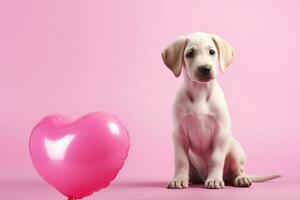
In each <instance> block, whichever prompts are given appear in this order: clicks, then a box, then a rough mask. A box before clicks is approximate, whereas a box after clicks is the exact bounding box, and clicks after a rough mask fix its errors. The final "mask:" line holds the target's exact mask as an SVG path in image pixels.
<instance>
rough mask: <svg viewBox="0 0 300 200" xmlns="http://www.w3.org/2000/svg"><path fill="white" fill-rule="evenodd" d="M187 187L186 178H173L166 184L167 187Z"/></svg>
mask: <svg viewBox="0 0 300 200" xmlns="http://www.w3.org/2000/svg"><path fill="white" fill-rule="evenodd" d="M188 187H189V181H188V179H173V180H172V181H170V182H169V184H168V189H186V188H188Z"/></svg>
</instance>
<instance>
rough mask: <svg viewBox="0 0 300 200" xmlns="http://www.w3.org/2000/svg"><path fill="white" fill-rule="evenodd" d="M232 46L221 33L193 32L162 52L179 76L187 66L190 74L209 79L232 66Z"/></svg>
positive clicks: (195, 78)
mask: <svg viewBox="0 0 300 200" xmlns="http://www.w3.org/2000/svg"><path fill="white" fill-rule="evenodd" d="M233 54H234V51H233V48H232V47H231V46H230V44H228V42H226V41H225V40H224V39H223V38H221V37H220V36H217V35H214V34H208V33H201V32H197V33H192V34H190V35H187V36H180V37H179V38H177V40H175V41H174V42H173V43H172V44H170V45H169V46H168V47H167V48H166V49H165V50H164V51H163V52H162V58H163V61H164V63H165V65H166V66H167V67H168V68H169V69H170V70H172V72H173V73H174V75H175V76H176V77H178V76H179V75H180V74H181V71H182V68H184V69H185V70H184V71H185V72H186V73H187V76H188V77H189V78H190V79H192V80H194V81H198V82H207V81H210V80H211V79H214V78H216V76H217V66H218V65H219V66H220V68H221V71H222V72H224V71H225V69H226V68H227V67H228V66H229V65H230V63H231V62H232V59H233Z"/></svg>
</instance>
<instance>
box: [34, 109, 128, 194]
mask: <svg viewBox="0 0 300 200" xmlns="http://www.w3.org/2000/svg"><path fill="white" fill-rule="evenodd" d="M29 150H30V155H31V159H32V162H33V165H34V166H35V168H36V170H37V171H38V173H39V174H40V176H41V177H42V178H43V179H44V180H46V181H47V182H48V183H49V184H50V185H52V186H53V187H55V188H56V189H57V190H58V191H59V192H61V193H62V194H64V195H65V196H67V197H70V198H83V197H85V196H88V195H90V194H92V193H93V192H95V191H98V190H100V189H101V188H104V187H106V186H108V185H109V183H110V182H111V181H112V180H113V179H114V178H115V177H116V175H117V174H118V172H119V170H120V169H121V167H122V166H123V164H124V161H125V159H126V157H127V154H128V150H129V135H128V132H127V129H126V128H125V126H123V125H122V123H121V122H120V120H119V119H118V118H117V117H116V116H114V115H112V114H108V113H102V112H95V113H90V114H87V115H85V116H83V117H81V118H80V119H77V120H75V121H71V120H70V119H68V118H66V117H64V116H61V115H49V116H46V117H45V118H43V119H42V120H41V121H40V122H39V123H38V124H37V125H36V126H35V127H34V129H33V130H32V133H31V137H30V142H29Z"/></svg>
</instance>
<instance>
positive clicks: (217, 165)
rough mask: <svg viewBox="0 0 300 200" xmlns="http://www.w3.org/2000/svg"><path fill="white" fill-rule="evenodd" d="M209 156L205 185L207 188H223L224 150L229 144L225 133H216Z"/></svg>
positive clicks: (225, 150)
mask: <svg viewBox="0 0 300 200" xmlns="http://www.w3.org/2000/svg"><path fill="white" fill-rule="evenodd" d="M212 146H213V148H212V152H211V156H210V157H209V159H208V176H207V178H206V180H205V183H204V185H205V187H206V188H209V189H223V188H225V184H224V181H223V169H224V162H225V156H226V152H227V149H228V146H229V139H228V135H227V134H217V135H216V138H215V139H214V141H213V144H212Z"/></svg>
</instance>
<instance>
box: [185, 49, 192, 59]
mask: <svg viewBox="0 0 300 200" xmlns="http://www.w3.org/2000/svg"><path fill="white" fill-rule="evenodd" d="M185 57H187V58H192V57H194V51H193V50H190V51H188V52H187V53H186V55H185Z"/></svg>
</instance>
